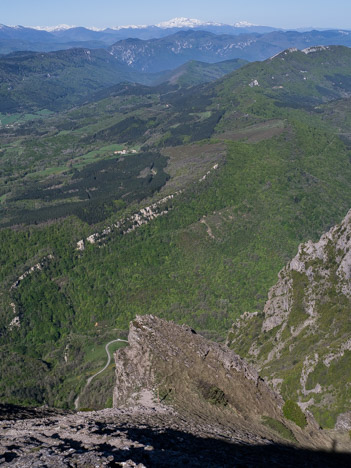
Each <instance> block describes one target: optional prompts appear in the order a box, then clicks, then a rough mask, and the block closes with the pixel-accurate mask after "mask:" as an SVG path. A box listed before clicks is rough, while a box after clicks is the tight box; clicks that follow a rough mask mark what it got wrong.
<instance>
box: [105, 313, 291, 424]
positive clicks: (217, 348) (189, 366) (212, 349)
mask: <svg viewBox="0 0 351 468" xmlns="http://www.w3.org/2000/svg"><path fill="white" fill-rule="evenodd" d="M128 342H129V347H127V348H125V349H121V350H118V351H117V352H116V354H115V361H116V387H115V392H114V406H115V407H116V406H120V405H121V404H126V403H127V404H130V402H131V401H133V400H135V398H136V395H138V392H139V391H140V389H147V390H149V391H150V392H153V393H154V395H155V397H156V398H157V395H158V394H161V395H164V396H166V399H167V397H168V398H169V400H171V401H172V402H173V403H175V404H178V406H181V407H182V408H186V407H192V408H193V407H197V408H198V409H199V410H201V411H203V412H206V411H210V410H211V409H212V407H213V406H214V405H213V404H211V401H212V400H213V399H214V400H216V398H218V399H219V400H220V401H218V405H219V406H220V405H222V406H223V408H225V407H232V408H234V409H235V413H236V414H237V416H238V417H240V418H250V417H251V418H255V417H257V416H258V415H262V414H267V415H270V416H272V417H277V418H279V417H281V409H280V408H281V404H282V400H281V399H280V397H279V396H278V395H277V394H275V393H274V392H273V391H272V390H271V389H270V388H269V387H268V385H266V383H265V382H264V381H263V380H262V379H261V378H260V377H259V375H258V373H257V371H256V370H255V369H254V368H253V367H252V366H250V365H249V364H248V363H247V362H246V361H245V360H243V359H241V358H240V357H239V356H238V355H237V354H235V353H234V352H233V351H231V350H230V349H228V348H227V347H225V346H221V345H219V344H217V343H213V342H211V341H208V340H206V339H205V338H203V337H202V336H200V335H198V334H196V333H195V332H194V330H191V329H190V328H189V327H186V326H179V325H176V324H175V323H172V322H166V321H165V320H162V319H159V318H157V317H154V316H150V315H149V316H143V317H137V318H136V319H135V320H134V321H133V322H131V324H130V331H129V337H128ZM211 395H212V396H211Z"/></svg>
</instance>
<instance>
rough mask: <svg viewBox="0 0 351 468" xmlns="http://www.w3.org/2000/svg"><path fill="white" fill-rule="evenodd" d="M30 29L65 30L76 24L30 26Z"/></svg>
mask: <svg viewBox="0 0 351 468" xmlns="http://www.w3.org/2000/svg"><path fill="white" fill-rule="evenodd" d="M30 27H31V28H32V29H37V30H38V31H47V32H55V31H66V30H67V29H71V28H75V27H76V26H69V25H68V24H59V25H57V26H30Z"/></svg>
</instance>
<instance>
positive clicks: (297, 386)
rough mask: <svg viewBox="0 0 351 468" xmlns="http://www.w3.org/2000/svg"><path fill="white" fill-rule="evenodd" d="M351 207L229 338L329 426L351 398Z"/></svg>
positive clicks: (305, 247) (303, 249) (305, 248)
mask: <svg viewBox="0 0 351 468" xmlns="http://www.w3.org/2000/svg"><path fill="white" fill-rule="evenodd" d="M350 310H351V211H349V213H348V214H347V215H346V217H345V219H344V220H343V221H342V222H341V224H340V225H337V226H335V227H333V228H332V229H330V231H329V232H327V233H326V234H324V235H323V236H322V237H321V238H320V240H319V241H318V242H316V243H313V242H312V241H309V242H307V243H305V244H301V245H300V246H299V249H298V253H297V255H296V257H295V258H294V259H293V260H292V261H291V262H289V264H288V265H286V266H285V268H283V269H282V270H281V271H280V273H279V275H278V282H277V284H276V285H275V286H273V287H272V288H271V290H270V291H269V294H268V301H267V302H266V304H265V307H264V311H263V314H260V313H256V314H252V313H251V314H245V315H244V316H243V317H241V318H240V319H239V320H238V321H237V322H236V323H234V325H233V327H232V329H231V331H230V333H229V335H228V341H227V344H228V345H229V346H230V347H231V348H233V349H235V350H236V351H237V352H240V353H241V355H244V356H246V357H247V358H248V359H250V361H251V362H253V363H254V364H255V366H256V368H257V369H258V370H259V371H260V372H261V373H262V375H264V376H265V377H266V378H267V379H268V380H269V381H270V382H271V383H272V384H273V386H274V388H275V389H276V390H280V391H281V393H282V395H283V396H284V397H285V398H286V397H289V398H293V399H296V400H297V401H299V403H300V406H301V407H302V408H303V409H307V408H308V409H310V410H311V411H312V412H313V413H314V414H315V415H316V417H317V418H318V419H319V421H320V423H321V424H322V425H323V426H326V427H331V426H333V425H334V424H335V422H336V419H337V416H338V415H339V414H341V413H345V412H346V411H347V410H348V409H349V407H350V403H351V397H350V390H349V389H350V388H351V374H350V372H349V369H350V364H351V314H350Z"/></svg>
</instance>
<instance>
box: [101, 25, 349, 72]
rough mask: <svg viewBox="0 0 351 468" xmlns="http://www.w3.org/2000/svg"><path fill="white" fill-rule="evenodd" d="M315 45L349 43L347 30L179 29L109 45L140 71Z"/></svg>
mask: <svg viewBox="0 0 351 468" xmlns="http://www.w3.org/2000/svg"><path fill="white" fill-rule="evenodd" d="M315 45H345V46H351V32H348V31H310V32H305V33H299V32H296V31H288V32H283V31H274V32H270V33H267V34H257V33H252V34H241V35H239V36H233V35H229V34H223V35H217V34H213V33H210V32H206V31H194V30H188V31H180V32H177V33H175V34H172V35H170V36H167V37H164V38H160V39H150V40H147V41H142V40H140V39H126V40H123V41H119V42H117V43H115V44H114V45H112V46H111V47H110V48H109V51H110V52H111V53H112V54H113V55H114V56H115V57H116V58H117V60H119V61H121V62H123V63H125V64H126V65H128V66H130V67H131V68H134V69H135V70H139V71H143V72H159V71H162V70H166V69H173V68H175V67H178V66H181V65H182V64H184V63H185V62H187V61H189V60H200V61H203V62H210V63H214V62H219V61H223V60H232V59H237V58H240V59H243V60H248V61H257V60H265V59H267V58H269V57H272V56H273V55H275V54H277V53H279V52H281V51H282V50H285V49H289V48H298V49H304V48H307V47H310V46H315Z"/></svg>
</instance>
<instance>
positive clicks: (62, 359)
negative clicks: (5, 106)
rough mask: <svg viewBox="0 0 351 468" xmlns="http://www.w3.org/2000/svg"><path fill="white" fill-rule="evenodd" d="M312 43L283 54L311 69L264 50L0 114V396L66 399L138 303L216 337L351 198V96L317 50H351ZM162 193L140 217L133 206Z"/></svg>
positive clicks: (62, 402)
mask: <svg viewBox="0 0 351 468" xmlns="http://www.w3.org/2000/svg"><path fill="white" fill-rule="evenodd" d="M336 52H337V53H336ZM328 53H329V55H328ZM321 54H322V55H323V58H321V57H320V56H318V55H313V54H312V55H310V56H307V55H306V54H302V53H300V52H296V53H295V54H294V53H290V54H289V55H287V56H286V60H285V66H289V67H291V70H305V71H306V73H309V74H310V75H311V76H313V79H312V78H311V83H312V84H311V83H310V82H308V80H303V77H301V75H303V74H302V73H300V71H298V72H296V73H295V74H293V73H292V72H289V73H291V75H290V79H287V77H286V76H285V75H284V76H283V69H282V66H281V57H277V58H276V59H273V60H270V61H267V62H263V63H260V64H259V63H256V64H249V65H247V66H246V67H243V68H242V69H240V70H239V71H236V72H234V73H233V74H230V75H228V76H227V77H225V78H222V79H221V80H219V81H217V82H214V83H211V84H206V85H198V86H195V87H192V88H187V87H185V88H180V89H179V90H177V89H175V88H170V87H169V86H159V87H155V88H149V87H147V86H142V87H138V86H131V85H130V86H129V85H121V86H119V87H117V88H116V87H115V88H114V89H110V95H108V96H106V95H104V96H101V95H100V99H98V100H94V101H91V102H88V103H86V104H85V105H84V106H81V107H77V108H73V109H71V110H68V111H66V112H62V113H54V114H51V115H49V116H46V117H45V118H44V119H43V118H41V117H40V116H39V117H38V116H36V117H37V118H36V119H32V118H31V117H29V118H25V116H24V115H23V114H16V115H15V116H12V117H13V120H12V121H11V122H10V123H9V124H5V125H2V127H1V129H0V136H1V141H2V144H1V154H0V213H1V225H2V229H1V230H0V245H1V249H0V265H1V273H0V274H1V290H0V353H1V360H0V362H1V364H0V366H1V373H2V375H3V376H4V378H3V379H2V381H1V383H0V400H1V401H8V402H14V403H26V404H38V403H39V404H42V403H48V404H50V405H57V406H63V407H72V405H73V401H74V399H75V397H76V396H77V393H78V392H79V390H80V389H82V388H83V386H84V382H85V378H86V377H87V376H88V375H89V374H92V373H94V370H96V369H98V368H99V366H100V365H101V363H103V360H104V356H103V352H101V350H103V346H104V343H106V342H107V341H108V340H109V339H110V338H111V337H112V338H113V337H119V336H120V337H122V336H125V334H126V330H127V329H128V322H129V321H130V320H132V319H133V317H135V315H136V314H147V313H152V314H156V315H159V316H161V317H165V318H167V319H171V320H175V321H177V322H181V323H183V322H186V323H187V324H189V325H191V326H193V327H195V328H196V329H197V330H199V331H200V332H201V333H203V334H205V335H206V336H208V337H211V338H213V339H216V340H219V341H223V340H224V339H225V336H226V333H227V331H228V329H229V328H230V326H231V324H232V322H233V320H234V319H235V318H237V317H238V316H239V315H240V314H242V313H243V312H245V311H252V310H262V308H263V306H264V303H265V301H266V297H267V292H268V290H269V288H270V287H271V286H272V285H273V284H274V283H275V281H276V276H277V273H278V271H279V270H280V268H281V267H282V266H283V265H284V264H285V263H286V262H287V261H288V260H289V258H291V257H292V256H293V255H294V253H295V252H296V249H297V246H298V244H299V243H300V242H301V241H304V240H308V239H310V238H311V239H317V238H318V237H319V235H320V234H321V233H322V232H323V231H325V230H326V229H327V228H328V227H330V226H331V225H333V224H335V223H336V222H338V221H340V220H341V219H342V217H343V216H344V215H345V213H346V212H347V210H348V209H349V208H350V201H351V183H350V181H351V164H350V155H351V152H350V142H349V139H348V135H347V132H345V131H343V129H342V128H341V127H342V125H345V123H346V122H348V121H349V119H350V111H349V107H348V106H343V105H342V104H341V103H342V102H343V101H341V100H339V99H340V97H341V95H342V94H344V93H345V92H346V91H347V90H348V86H349V84H348V81H347V80H346V79H344V80H341V79H340V81H339V82H338V85H337V87H336V89H335V90H334V91H333V93H331V92H329V86H330V79H329V74H330V73H331V71H330V70H329V69H328V67H324V66H323V65H322V64H321V62H323V60H326V58H328V59H329V60H333V61H334V62H333V73H336V71H337V70H338V69H340V70H344V71H343V76H348V75H347V74H348V73H351V71H350V70H349V69H348V58H349V51H348V50H347V49H345V48H337V50H336V51H322V52H321ZM326 54H327V55H326ZM336 62H337V63H336ZM338 67H339V68H338ZM273 73H274V76H275V82H274V85H273V87H275V86H284V88H279V89H273V87H272V83H271V82H270V81H269V80H271V81H272V78H271V76H273ZM253 79H257V81H258V85H255V84H252V83H253ZM281 80H284V84H280V83H282V82H283V81H281ZM306 82H307V83H306ZM268 83H269V84H268ZM276 83H278V85H277V84H276ZM304 86H306V87H307V90H306V89H305V88H304ZM311 87H313V89H314V90H315V91H314V94H313V102H312V101H307V100H306V99H305V96H306V94H309V95H310V89H311ZM295 96H299V98H298V99H297V98H295ZM27 117H28V116H27ZM4 118H7V119H9V118H10V116H9V115H4ZM339 133H342V137H340V135H339ZM123 150H125V152H124V153H122V151H123ZM169 195H173V198H168V199H167V200H166V201H163V202H162V203H161V204H160V205H159V208H157V210H158V211H157V216H153V217H150V218H149V219H148V222H147V223H143V224H141V225H140V226H138V225H137V222H136V221H135V220H136V218H135V217H134V218H133V215H134V214H135V213H140V210H142V209H143V208H145V207H150V206H153V204H157V203H158V202H159V201H160V200H162V199H164V198H165V197H167V196H169ZM157 206H158V205H157ZM153 209H154V210H156V208H153ZM126 219H127V221H126V222H125V223H124V222H123V223H122V222H121V220H126ZM118 221H119V223H118ZM128 223H129V224H128ZM133 223H134V224H133ZM109 228H110V229H109ZM103 231H104V232H105V234H104V236H103V237H101V240H99V241H96V242H95V243H90V242H87V240H86V239H87V237H89V236H91V235H92V234H94V233H101V232H103ZM82 239H83V240H84V247H85V248H84V250H79V249H77V242H79V241H80V240H82ZM38 264H40V268H35V269H34V270H32V271H30V272H29V274H27V275H25V277H24V278H23V279H21V280H20V281H18V278H19V277H20V276H21V275H23V274H24V273H26V272H28V271H29V269H30V268H31V267H33V266H34V265H38ZM14 285H15V286H14ZM14 317H18V318H19V323H20V324H19V326H17V325H16V324H12V325H10V324H11V323H12V320H13V318H14ZM111 372H112V370H111ZM110 375H111V374H110ZM101 378H106V379H108V378H109V377H108V375H107V376H106V377H101ZM107 400H108V397H107V396H106V400H105V401H99V403H98V405H100V406H103V405H104V404H107ZM90 403H91V402H90Z"/></svg>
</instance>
